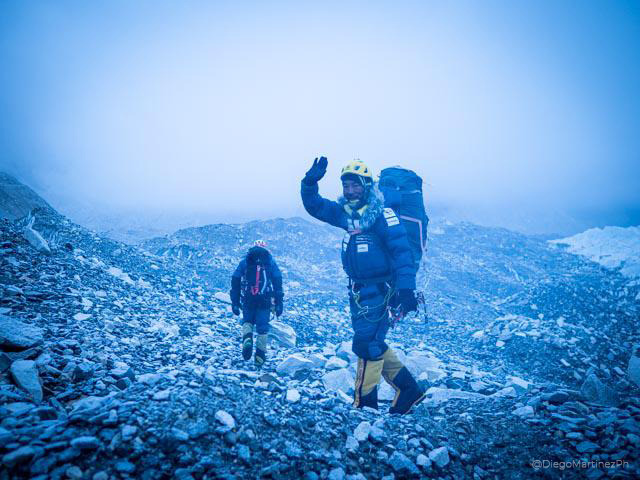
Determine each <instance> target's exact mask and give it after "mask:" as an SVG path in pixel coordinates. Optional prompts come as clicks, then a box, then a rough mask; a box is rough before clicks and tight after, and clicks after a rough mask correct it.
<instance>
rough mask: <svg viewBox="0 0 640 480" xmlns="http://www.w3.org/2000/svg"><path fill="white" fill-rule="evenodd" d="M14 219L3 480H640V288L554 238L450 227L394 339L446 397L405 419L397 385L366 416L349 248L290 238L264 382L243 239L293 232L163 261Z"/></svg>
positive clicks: (46, 222)
mask: <svg viewBox="0 0 640 480" xmlns="http://www.w3.org/2000/svg"><path fill="white" fill-rule="evenodd" d="M0 222H2V223H0V293H1V300H0V342H1V343H0V347H1V349H2V353H0V369H1V372H2V373H1V377H0V403H1V404H0V456H1V462H2V467H1V468H2V470H1V473H0V478H40V479H48V478H90V479H96V480H100V479H108V478H149V479H151V478H174V477H175V478H185V479H189V478H228V479H231V478H260V477H265V478H269V477H271V478H300V477H303V478H309V479H313V478H323V479H325V478H329V479H332V480H335V479H342V478H351V479H357V478H371V479H373V478H385V477H386V478H388V479H391V478H410V477H439V478H474V479H485V478H487V479H488V478H530V477H534V478H535V477H541V478H558V477H564V478H577V477H581V478H582V477H585V476H586V477H588V478H604V477H614V478H635V477H637V476H638V475H640V462H639V456H640V450H639V447H640V400H639V399H638V387H637V386H636V384H635V383H634V381H635V382H638V381H640V358H637V357H635V356H633V355H632V353H633V345H634V344H636V343H638V340H639V339H638V328H637V322H638V301H637V300H636V297H637V295H638V287H637V285H635V284H634V283H633V282H629V281H628V280H627V279H625V278H624V277H622V276H620V275H619V274H617V273H615V272H611V271H607V270H604V269H603V268H602V267H600V266H598V265H596V264H594V263H590V262H587V261H584V260H581V259H580V258H578V257H575V256H573V255H569V254H566V253H564V252H563V251H561V250H560V249H558V248H557V247H554V246H548V245H547V244H546V242H544V240H541V239H534V238H531V237H525V236H522V235H518V234H514V233H512V232H508V231H506V230H500V229H487V228H482V227H477V226H473V225H468V224H461V225H441V226H436V227H435V228H432V241H431V243H430V251H429V254H428V256H427V259H426V265H425V266H426V269H425V271H426V272H428V276H427V277H425V278H423V279H421V283H422V286H423V289H424V293H425V297H426V310H425V311H423V312H421V314H420V315H418V316H416V317H414V318H408V319H405V320H404V321H403V323H402V324H401V325H399V326H398V327H396V328H395V329H394V330H393V331H392V332H391V334H390V336H389V340H390V342H391V343H392V344H393V345H394V347H395V348H396V349H397V350H398V352H400V356H401V357H402V358H403V359H404V360H405V362H406V364H407V366H408V367H409V368H410V369H411V370H412V371H413V372H414V374H415V375H416V376H417V377H418V378H419V379H420V382H421V383H422V384H423V385H424V386H425V388H427V389H428V390H427V391H428V398H427V400H426V401H425V402H424V403H423V404H422V405H421V406H420V407H418V408H417V409H416V411H415V412H414V413H413V414H412V415H410V416H405V417H395V416H390V415H388V414H387V413H386V410H387V408H388V404H389V400H390V398H391V391H390V388H389V387H387V386H385V385H382V387H381V392H380V393H381V397H382V399H383V401H382V402H381V411H379V412H375V411H370V410H366V409H365V410H364V411H361V410H354V409H353V408H351V406H350V394H351V393H352V388H353V375H354V367H355V361H354V360H355V359H354V356H353V354H352V353H351V351H350V345H349V343H348V342H346V343H345V342H344V341H345V340H347V339H348V338H349V336H350V325H349V322H348V316H347V315H346V308H347V305H346V298H345V295H344V291H343V287H342V286H341V285H342V284H341V283H340V282H342V281H343V277H341V276H340V275H341V274H340V273H339V272H338V271H337V270H336V269H335V268H334V267H335V265H336V263H335V262H337V250H336V251H335V252H334V251H333V250H332V248H330V247H334V246H335V242H336V236H335V233H333V232H330V231H329V230H322V231H321V230H316V229H317V228H319V227H318V226H315V225H313V226H308V227H307V226H306V225H305V223H304V222H303V223H296V229H297V230H295V231H290V232H289V234H288V235H289V238H296V237H295V236H296V235H299V234H298V233H297V232H298V231H300V232H302V235H304V233H305V229H306V228H309V229H311V231H312V232H313V238H314V241H315V242H318V243H320V244H324V245H325V247H326V251H324V253H321V255H325V256H329V255H335V257H330V258H326V262H327V265H329V266H328V267H319V268H324V269H325V270H322V271H320V272H319V271H314V270H313V269H312V268H311V266H312V264H313V263H314V262H319V261H321V260H322V258H317V259H316V258H314V259H313V261H312V260H310V259H309V258H308V255H312V253H310V252H307V253H308V255H307V253H304V252H303V253H298V254H296V252H295V250H293V249H292V250H291V251H290V252H288V255H284V252H282V251H278V249H286V248H287V244H286V242H284V243H283V244H282V245H279V244H278V243H277V242H276V248H275V253H276V257H277V258H283V264H284V267H285V268H284V270H285V281H286V282H287V281H288V282H290V283H294V284H293V286H292V287H290V288H288V289H287V298H286V308H285V315H284V316H283V317H282V318H281V320H282V322H280V323H276V324H275V325H274V327H275V328H274V329H273V332H274V336H273V339H272V345H271V350H270V352H269V355H270V358H269V361H268V363H267V365H266V366H265V368H263V369H262V370H261V371H257V370H256V369H255V368H254V367H253V366H252V364H251V363H246V362H243V361H242V360H241V356H240V350H239V340H240V332H239V325H238V322H237V319H236V318H234V317H233V316H232V315H231V313H230V308H229V305H228V303H227V298H228V297H227V296H226V295H225V294H224V293H223V292H221V291H219V290H222V286H223V285H226V282H227V281H228V275H229V274H230V270H229V266H230V265H233V262H234V261H237V259H238V255H239V254H240V253H241V251H242V248H244V247H242V246H243V245H245V244H246V239H245V238H244V237H243V236H242V235H246V236H247V238H248V237H251V236H254V235H256V231H257V230H261V229H262V230H265V231H266V233H267V234H269V231H271V230H269V229H274V230H273V231H274V232H275V231H277V230H278V229H282V227H283V225H280V226H279V227H278V226H276V227H277V228H276V227H274V226H273V225H272V224H269V223H266V224H265V225H253V226H248V227H244V234H242V235H239V234H238V230H235V228H236V227H234V229H233V230H225V231H226V232H227V233H228V235H227V234H225V235H226V236H225V235H222V234H220V232H217V231H212V230H211V229H210V230H209V231H207V232H201V231H197V232H191V235H188V234H186V233H184V232H183V233H181V234H180V235H181V236H182V237H180V235H178V236H177V237H173V238H165V239H158V240H157V241H154V242H152V243H151V244H146V245H145V250H143V249H138V248H135V247H131V246H126V245H123V244H120V243H117V242H114V241H111V240H106V239H103V238H100V237H98V236H96V235H94V234H92V233H91V232H88V231H86V230H84V229H82V228H81V227H78V226H76V225H74V224H72V223H70V222H68V221H67V220H65V219H64V218H63V217H59V216H58V215H56V214H55V213H52V212H48V211H47V212H36V215H35V222H34V223H33V225H32V226H31V227H30V226H29V221H28V220H27V219H23V220H22V221H18V222H8V221H0ZM296 222H298V221H296ZM248 225H250V224H248ZM322 232H326V233H325V234H324V235H326V237H323V236H322V235H323V233H322ZM261 233H265V232H261ZM205 234H206V235H205ZM198 235H199V237H198V240H197V241H194V240H192V239H193V237H194V236H198ZM261 236H264V235H261ZM292 236H293V237H292ZM216 238H218V241H219V242H220V244H219V245H218V246H217V247H215V248H214V246H213V244H214V243H215V241H216V240H215V239H216ZM190 239H191V240H190ZM198 242H203V243H206V242H209V243H211V244H212V245H211V246H210V247H208V250H207V251H206V252H201V251H198V249H197V245H198ZM185 245H186V246H189V249H187V248H183V246H185ZM241 247H242V248H241ZM289 248H290V249H291V247H289ZM280 253H282V255H281V256H280V257H278V255H279V254H280ZM305 255H307V257H306V258H303V257H305ZM214 259H215V260H214ZM331 262H334V263H331ZM321 275H324V276H326V277H327V278H328V279H329V280H330V282H329V283H330V285H327V280H324V279H322V280H318V277H319V276H321ZM216 285H218V286H219V288H214V287H215V286H216ZM639 355H640V354H639ZM630 358H631V362H630ZM537 461H539V462H540V464H539V465H538V463H536V462H537ZM552 462H558V463H556V464H553V463H552ZM563 462H564V463H563ZM589 462H590V463H589ZM607 462H608V463H607Z"/></svg>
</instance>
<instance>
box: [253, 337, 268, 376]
mask: <svg viewBox="0 0 640 480" xmlns="http://www.w3.org/2000/svg"><path fill="white" fill-rule="evenodd" d="M253 360H254V361H255V363H256V367H258V368H260V367H262V365H263V364H264V362H265V361H266V360H267V334H266V333H264V334H258V336H257V338H256V354H255V356H254V357H253Z"/></svg>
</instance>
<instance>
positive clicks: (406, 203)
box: [378, 167, 429, 268]
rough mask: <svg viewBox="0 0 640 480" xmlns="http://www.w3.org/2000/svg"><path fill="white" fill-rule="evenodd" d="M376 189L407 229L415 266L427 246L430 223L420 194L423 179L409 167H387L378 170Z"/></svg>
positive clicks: (418, 263) (417, 264)
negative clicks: (380, 170) (378, 177)
mask: <svg viewBox="0 0 640 480" xmlns="http://www.w3.org/2000/svg"><path fill="white" fill-rule="evenodd" d="M378 188H379V189H380V191H381V192H382V194H383V195H384V206H385V207H389V208H393V210H394V211H395V212H396V214H397V215H398V217H400V222H401V223H402V224H403V225H404V227H405V229H406V231H407V236H408V237H409V245H410V247H411V252H412V253H413V260H414V262H415V264H416V268H417V267H418V266H419V265H420V260H421V259H422V255H423V253H424V252H425V251H426V249H427V225H428V224H429V217H428V216H427V213H426V212H425V209H424V198H423V196H422V178H420V177H419V176H418V175H417V174H416V173H415V172H414V171H412V170H407V169H405V168H401V167H389V168H385V169H384V170H382V172H380V180H379V181H378Z"/></svg>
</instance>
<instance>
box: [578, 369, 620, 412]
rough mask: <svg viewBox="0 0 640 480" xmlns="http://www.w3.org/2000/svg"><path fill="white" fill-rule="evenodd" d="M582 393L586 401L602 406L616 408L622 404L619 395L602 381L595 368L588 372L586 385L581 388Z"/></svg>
mask: <svg viewBox="0 0 640 480" xmlns="http://www.w3.org/2000/svg"><path fill="white" fill-rule="evenodd" d="M580 393H581V394H582V396H583V397H584V398H585V400H587V401H589V402H593V403H598V404H600V405H606V406H609V407H616V406H617V405H618V404H619V403H620V397H619V396H618V393H617V392H616V391H615V390H613V389H612V388H610V387H608V386H606V385H605V384H604V383H602V382H601V381H600V379H599V378H598V376H597V375H596V374H595V371H594V370H593V367H592V368H590V369H589V370H588V371H587V376H586V378H585V380H584V383H583V384H582V387H580Z"/></svg>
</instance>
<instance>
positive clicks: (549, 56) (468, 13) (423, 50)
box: [0, 1, 640, 218]
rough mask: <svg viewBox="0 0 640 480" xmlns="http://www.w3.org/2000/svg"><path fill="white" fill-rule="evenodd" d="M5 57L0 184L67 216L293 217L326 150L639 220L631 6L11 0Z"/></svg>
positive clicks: (508, 199) (475, 197)
mask: <svg viewBox="0 0 640 480" xmlns="http://www.w3.org/2000/svg"><path fill="white" fill-rule="evenodd" d="M525 5H526V6H525ZM0 60H1V68H0V112H1V116H0V168H1V169H3V170H7V171H9V172H10V173H13V174H15V175H17V176H18V177H19V178H21V179H22V180H24V181H26V182H28V183H30V184H31V185H32V186H34V187H35V188H36V190H38V191H39V192H42V193H44V194H45V196H49V197H54V198H63V199H65V201H67V202H71V203H73V202H78V203H79V204H80V203H84V204H87V202H88V203H89V204H93V205H96V206H98V205H100V206H103V207H107V208H114V209H118V208H131V207H136V208H142V209H144V208H149V209H156V210H157V209H165V208H167V209H171V210H185V211H209V212H214V213H217V212H221V213H222V212H237V213H238V214H239V215H242V216H243V217H245V218H250V217H252V216H253V213H254V212H255V216H256V217H259V216H287V215H290V214H293V213H296V212H298V211H299V209H300V200H299V181H300V178H301V177H302V176H303V175H304V172H305V171H306V169H307V168H308V166H309V164H310V162H311V161H312V160H313V158H314V156H316V155H319V154H325V155H326V156H327V157H329V161H330V165H329V172H328V175H327V179H326V180H325V181H324V182H323V183H322V184H321V190H322V192H324V193H326V194H327V195H329V196H335V195H337V193H338V191H339V180H338V175H339V169H340V167H342V166H343V165H344V164H345V163H347V162H348V161H349V160H351V159H353V158H360V159H362V160H363V161H365V162H367V163H368V164H369V165H370V166H371V167H372V168H373V169H374V171H379V170H380V169H381V168H383V167H384V166H388V165H394V164H401V165H403V166H406V167H409V168H413V169H415V170H417V171H418V172H419V173H420V174H421V175H422V176H423V177H424V179H425V182H426V191H427V201H428V202H434V203H445V204H446V203H456V204H460V205H464V206H477V205H485V204H490V205H499V206H504V208H505V209H510V208H513V206H514V205H520V204H522V203H527V204H530V205H537V206H541V207H543V208H545V207H547V206H548V207H549V208H556V209H566V210H570V209H586V210H589V209H601V210H607V211H613V212H615V211H624V210H629V209H636V210H637V211H640V122H639V120H640V91H639V90H640V88H639V86H640V4H639V3H638V2H603V1H598V2H573V1H572V2H563V1H552V2H539V1H535V2H534V1H532V2H510V1H505V2H489V1H483V2H477V1H473V2H449V1H447V2H375V1H368V2H318V3H317V4H315V5H312V4H311V3H308V4H307V3H306V2H293V1H292V2H157V1H153V2H129V1H122V2H118V1H115V2H64V1H59V2H52V1H50V2H38V1H29V2H22V1H20V2H18V1H16V2H3V3H2V5H1V6H0Z"/></svg>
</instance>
